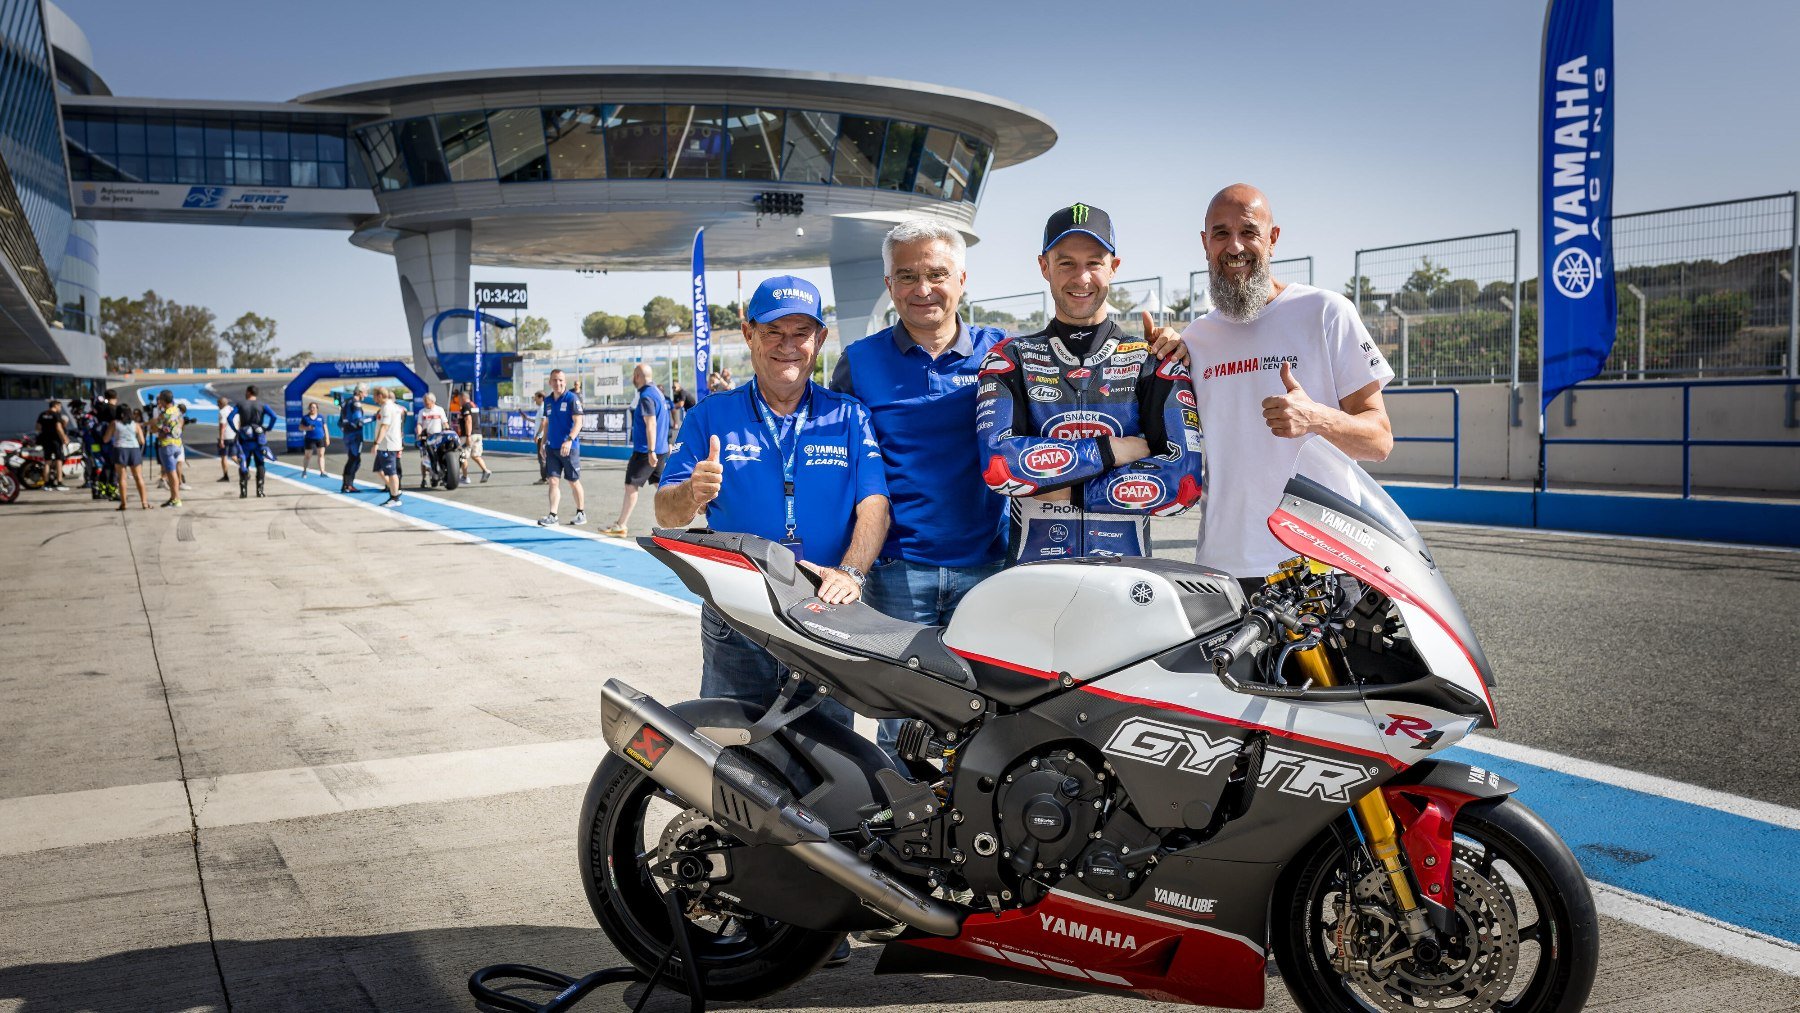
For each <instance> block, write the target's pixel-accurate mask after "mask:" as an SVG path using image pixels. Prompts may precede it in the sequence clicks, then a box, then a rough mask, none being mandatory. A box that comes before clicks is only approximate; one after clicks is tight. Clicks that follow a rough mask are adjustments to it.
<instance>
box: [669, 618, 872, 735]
mask: <svg viewBox="0 0 1800 1013" xmlns="http://www.w3.org/2000/svg"><path fill="white" fill-rule="evenodd" d="M787 677H788V667H787V666H786V665H784V664H782V663H781V662H779V661H776V660H775V656H774V655H773V654H770V653H769V652H768V651H765V650H763V649H762V648H761V647H758V646H757V645H755V644H754V643H751V642H750V638H749V637H746V636H744V635H743V634H742V633H739V632H738V631H737V630H734V629H732V628H731V625H730V624H729V623H727V622H726V621H725V619H724V617H722V616H720V615H719V613H718V612H716V611H714V610H713V607H712V606H711V605H701V606H700V695H701V696H703V697H709V698H710V697H722V698H724V699H726V700H738V701H741V702H743V703H746V704H749V705H750V706H752V707H756V708H758V709H761V710H767V709H768V708H769V707H770V706H772V705H773V704H774V703H775V697H776V695H777V694H779V693H780V692H781V684H782V682H783V681H785V680H786V679H787ZM817 710H818V712H819V713H821V714H824V715H825V716H827V717H829V718H831V719H833V720H835V721H839V722H842V723H843V724H844V725H845V726H849V725H850V723H851V720H852V718H853V715H852V714H851V713H850V708H848V707H845V706H844V705H843V704H841V703H838V702H837V701H836V700H827V701H825V702H824V703H821V704H820V705H819V706H818V708H817Z"/></svg>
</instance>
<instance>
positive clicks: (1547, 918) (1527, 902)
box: [1271, 796, 1600, 1013]
mask: <svg viewBox="0 0 1800 1013" xmlns="http://www.w3.org/2000/svg"><path fill="white" fill-rule="evenodd" d="M1455 844H1456V847H1455V852H1456V856H1457V862H1458V865H1459V866H1466V867H1467V870H1468V871H1472V872H1473V873H1475V874H1476V875H1477V876H1479V877H1481V878H1483V879H1485V880H1486V881H1488V882H1493V883H1499V884H1502V886H1503V889H1501V890H1499V891H1498V895H1499V896H1502V897H1505V898H1506V899H1507V901H1508V902H1510V907H1511V911H1512V915H1513V925H1514V926H1515V927H1516V937H1517V942H1516V944H1514V945H1516V948H1517V951H1518V953H1517V964H1516V968H1514V969H1513V970H1512V971H1511V972H1510V980H1509V981H1508V982H1507V983H1506V984H1505V986H1504V989H1503V990H1499V989H1496V991H1498V994H1497V995H1485V996H1482V997H1481V998H1480V1000H1479V1001H1473V1000H1471V1001H1465V1002H1463V1003H1462V1004H1461V1005H1457V1006H1451V1007H1440V1006H1437V1005H1435V1003H1433V1004H1432V1008H1452V1009H1459V1010H1468V1011H1469V1013H1476V1011H1482V1010H1489V1009H1493V1010H1501V1011H1504V1013H1575V1011H1577V1010H1580V1009H1581V1008H1582V1006H1583V1005H1584V1004H1585V1003H1586V1002H1587V998H1588V992H1589V990H1591V989H1592V988H1593V984H1594V972H1595V968H1596V965H1597V963H1598V961H1599V949H1600V935H1599V924H1598V918H1597V916H1596V914H1595V912H1594V898H1593V894H1592V893H1590V892H1589V890H1588V884H1587V879H1586V877H1585V876H1584V875H1583V874H1582V872H1581V866H1580V865H1579V864H1578V863H1577V862H1576V861H1575V856H1574V855H1572V854H1570V853H1569V849H1568V846H1567V845H1565V844H1564V843H1563V842H1562V839H1561V838H1559V837H1557V836H1556V834H1555V832H1554V831H1552V830H1551V829H1550V828H1549V827H1548V826H1546V825H1545V824H1544V821H1543V820H1542V819H1540V818H1539V817H1538V815H1537V814H1536V813H1534V812H1532V811H1531V810H1530V809H1529V808H1527V807H1526V806H1525V805H1524V804H1523V803H1521V802H1518V801H1515V800H1514V799H1512V798H1511V797H1510V796H1509V797H1507V798H1502V799H1499V800H1496V801H1491V802H1477V803H1470V804H1469V805H1467V806H1464V807H1463V809H1462V810H1461V811H1460V812H1459V813H1457V816H1456V842H1455ZM1344 859H1345V854H1344V849H1343V847H1342V845H1341V844H1340V843H1339V841H1338V839H1337V838H1336V837H1334V836H1333V835H1330V834H1326V835H1322V837H1321V839H1320V840H1319V841H1318V842H1317V843H1316V844H1315V845H1314V846H1312V847H1311V848H1309V849H1307V850H1306V851H1303V852H1302V853H1301V854H1300V855H1297V856H1295V858H1294V861H1293V863H1292V864H1291V865H1290V866H1289V868H1288V871H1287V872H1285V873H1283V875H1282V879H1281V884H1280V886H1279V887H1278V888H1277V891H1276V894H1275V897H1274V901H1273V905H1272V912H1271V913H1272V915H1273V917H1274V924H1273V926H1272V930H1271V935H1272V939H1271V943H1272V949H1273V951H1274V956H1275V959H1276V963H1277V965H1278V966H1279V967H1280V969H1281V973H1282V978H1283V979H1284V981H1285V983H1286V984H1287V987H1288V991H1289V993H1291V994H1292V995H1293V997H1294V1002H1295V1003H1296V1004H1297V1005H1298V1006H1299V1007H1300V1008H1301V1009H1302V1010H1305V1011H1306V1013H1363V1011H1386V1010H1392V1009H1396V1008H1411V1005H1410V1002H1411V999H1412V995H1411V994H1410V993H1409V990H1408V987H1407V982H1406V975H1405V974H1404V973H1403V972H1404V971H1405V970H1406V969H1407V967H1408V966H1409V965H1410V963H1411V962H1410V961H1408V962H1407V963H1406V964H1402V965H1400V968H1399V970H1398V971H1396V972H1395V973H1394V974H1393V975H1392V976H1391V977H1390V978H1389V979H1387V981H1388V982H1390V983H1391V984H1389V985H1388V987H1386V988H1384V989H1381V990H1376V991H1379V993H1380V994H1375V991H1371V990H1370V989H1368V988H1367V986H1366V985H1365V984H1363V983H1360V982H1354V981H1352V980H1351V977H1350V976H1346V975H1344V974H1341V973H1340V972H1339V971H1338V970H1337V969H1336V968H1335V967H1334V966H1333V965H1332V963H1331V956H1332V952H1333V947H1334V945H1335V942H1334V928H1335V926H1336V909H1335V906H1334V905H1335V903H1336V900H1337V898H1338V897H1339V896H1340V895H1341V894H1342V893H1343V892H1344V891H1345V890H1346V889H1348V888H1349V884H1348V880H1347V877H1346V873H1345V861H1344ZM1465 901H1466V898H1465V897H1463V896H1461V895H1460V893H1459V898H1458V913H1459V914H1461V913H1463V905H1464V903H1465ZM1502 917H1504V916H1502ZM1507 935H1508V936H1509V937H1510V936H1511V935H1513V933H1512V932H1508V933H1507ZM1425 977H1428V975H1423V974H1421V975H1419V976H1418V979H1423V978H1425ZM1421 998H1428V997H1421ZM1455 998H1456V997H1455V996H1454V995H1452V996H1450V997H1449V1001H1452V1002H1453V1001H1455ZM1438 1001H1440V1002H1441V1001H1445V1000H1444V998H1443V997H1438Z"/></svg>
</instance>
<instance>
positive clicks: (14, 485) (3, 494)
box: [0, 469, 19, 503]
mask: <svg viewBox="0 0 1800 1013" xmlns="http://www.w3.org/2000/svg"><path fill="white" fill-rule="evenodd" d="M18 498H19V480H18V479H16V478H14V477H13V474H12V472H10V471H6V470H5V469H0V503H11V502H12V501H13V500H16V499H18Z"/></svg>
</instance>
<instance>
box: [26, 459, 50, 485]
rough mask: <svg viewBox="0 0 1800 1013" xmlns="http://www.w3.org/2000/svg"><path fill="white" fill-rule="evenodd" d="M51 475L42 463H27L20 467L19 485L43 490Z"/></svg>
mask: <svg viewBox="0 0 1800 1013" xmlns="http://www.w3.org/2000/svg"><path fill="white" fill-rule="evenodd" d="M49 475H50V472H49V470H48V469H46V468H45V467H44V462H42V461H26V462H25V463H24V464H21V465H19V484H20V485H22V486H24V487H25V488H27V489H42V488H43V487H44V483H45V482H46V481H48V480H49Z"/></svg>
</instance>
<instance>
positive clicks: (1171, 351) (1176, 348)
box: [1143, 310, 1188, 362]
mask: <svg viewBox="0 0 1800 1013" xmlns="http://www.w3.org/2000/svg"><path fill="white" fill-rule="evenodd" d="M1143 313H1144V343H1145V344H1148V345H1149V346H1150V354H1151V355H1154V356H1156V357H1157V358H1158V359H1169V358H1173V359H1174V360H1175V361H1176V362H1187V361H1188V350H1187V343H1186V342H1184V341H1182V340H1181V332H1180V331H1178V330H1176V329H1175V328H1173V327H1158V326H1156V320H1155V319H1154V318H1153V317H1151V316H1150V311H1149V310H1144V311H1143Z"/></svg>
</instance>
